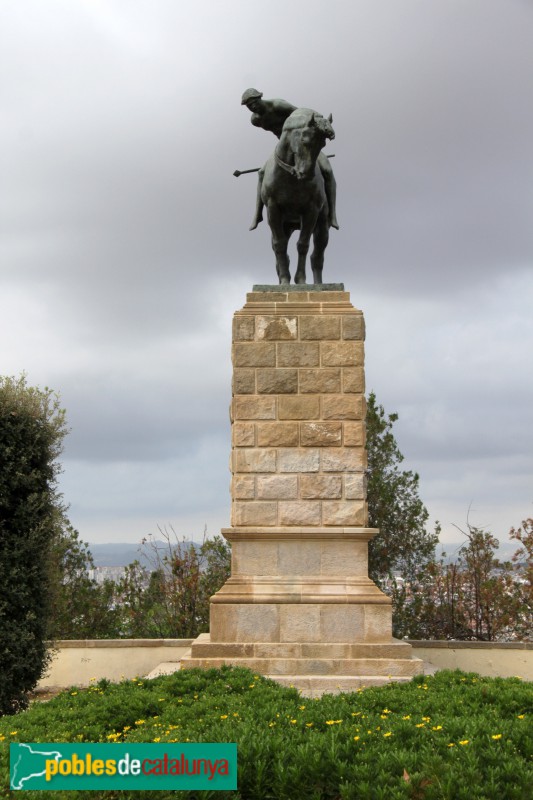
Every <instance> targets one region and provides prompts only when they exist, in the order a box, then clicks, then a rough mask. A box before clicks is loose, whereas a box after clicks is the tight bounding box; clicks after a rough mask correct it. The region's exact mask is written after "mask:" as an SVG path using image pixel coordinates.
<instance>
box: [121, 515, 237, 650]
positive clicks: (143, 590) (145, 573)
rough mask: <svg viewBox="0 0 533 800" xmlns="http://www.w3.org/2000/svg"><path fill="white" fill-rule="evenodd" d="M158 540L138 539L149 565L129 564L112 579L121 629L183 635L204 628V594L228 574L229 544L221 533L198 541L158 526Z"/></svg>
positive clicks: (144, 633)
mask: <svg viewBox="0 0 533 800" xmlns="http://www.w3.org/2000/svg"><path fill="white" fill-rule="evenodd" d="M160 536H161V537H162V541H163V547H161V541H156V540H155V539H153V538H149V539H146V540H144V541H143V546H144V551H145V554H146V555H147V557H148V560H149V562H150V566H151V570H147V569H146V568H145V567H142V566H141V565H140V564H139V562H138V561H136V562H134V563H133V564H130V566H129V567H127V569H126V573H125V576H124V578H122V579H121V580H120V581H119V583H118V585H117V594H118V597H119V598H120V601H121V606H122V608H123V611H124V615H125V619H124V630H125V632H126V635H128V636H131V637H139V636H142V637H163V638H177V639H188V638H193V637H196V636H198V634H200V633H203V632H205V631H208V630H209V598H210V597H211V595H213V594H214V593H215V592H217V591H218V590H219V589H220V588H221V586H222V585H223V584H224V583H225V581H226V580H227V579H228V578H229V575H230V564H231V550H230V548H229V546H228V545H227V544H226V542H225V541H224V539H222V538H221V537H220V536H215V537H214V538H213V539H210V538H207V536H206V534H205V533H204V538H203V541H202V542H201V544H200V545H196V544H194V543H193V542H185V541H182V540H180V539H179V538H178V537H177V536H176V534H175V533H174V531H173V530H171V532H170V533H169V532H168V531H166V530H160Z"/></svg>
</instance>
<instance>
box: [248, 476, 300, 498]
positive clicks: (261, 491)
mask: <svg viewBox="0 0 533 800" xmlns="http://www.w3.org/2000/svg"><path fill="white" fill-rule="evenodd" d="M257 497H258V498H260V499H261V500H296V499H297V497H298V476H297V475H261V476H259V477H258V478H257Z"/></svg>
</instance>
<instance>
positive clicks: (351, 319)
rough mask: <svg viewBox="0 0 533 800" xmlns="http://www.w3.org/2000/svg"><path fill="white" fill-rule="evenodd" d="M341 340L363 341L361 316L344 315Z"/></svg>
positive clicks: (363, 330)
mask: <svg viewBox="0 0 533 800" xmlns="http://www.w3.org/2000/svg"><path fill="white" fill-rule="evenodd" d="M342 338H343V339H359V340H360V341H363V340H364V338H365V320H364V317H363V315H362V314H345V315H344V316H343V318H342Z"/></svg>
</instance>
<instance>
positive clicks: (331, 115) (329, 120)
mask: <svg viewBox="0 0 533 800" xmlns="http://www.w3.org/2000/svg"><path fill="white" fill-rule="evenodd" d="M328 122H333V114H330V115H329V117H328Z"/></svg>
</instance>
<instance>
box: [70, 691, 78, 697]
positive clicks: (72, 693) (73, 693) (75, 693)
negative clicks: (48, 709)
mask: <svg viewBox="0 0 533 800" xmlns="http://www.w3.org/2000/svg"><path fill="white" fill-rule="evenodd" d="M70 694H71V695H72V697H74V696H75V695H77V694H78V693H77V692H71V693H70Z"/></svg>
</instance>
